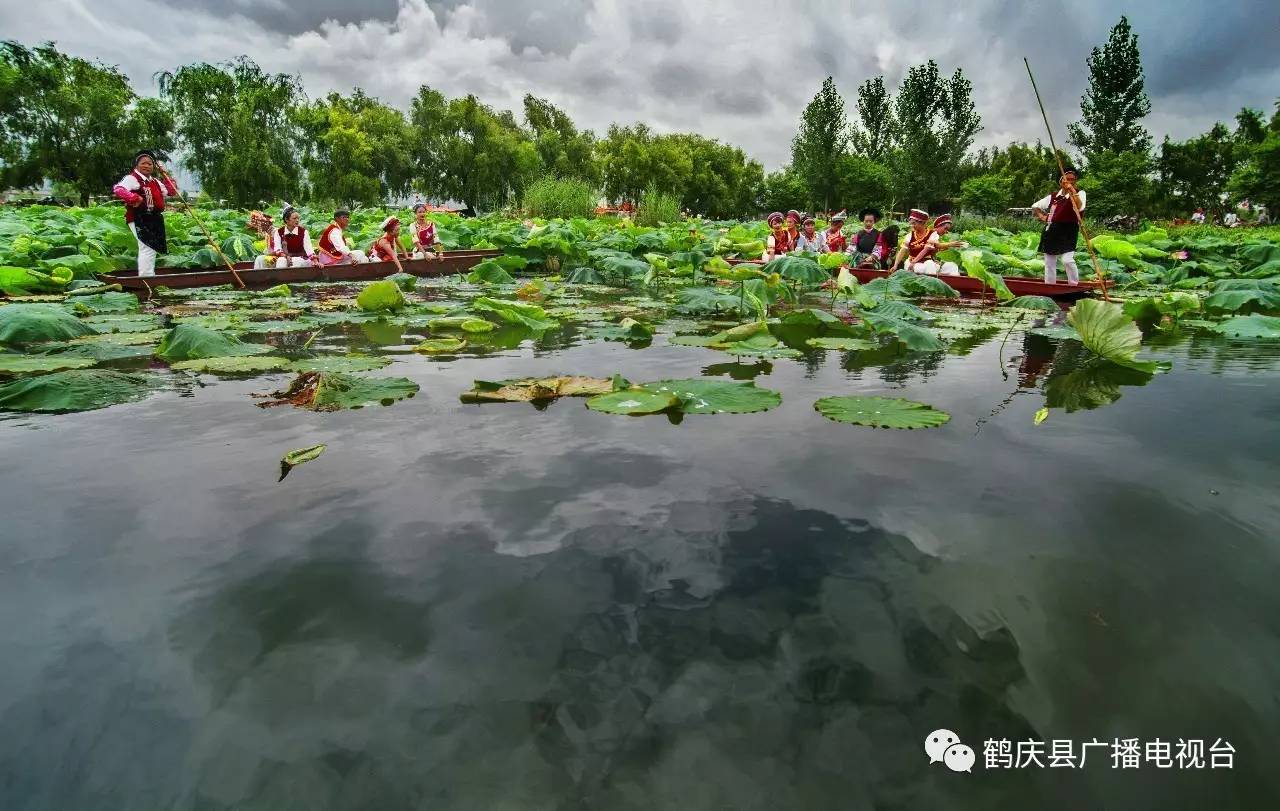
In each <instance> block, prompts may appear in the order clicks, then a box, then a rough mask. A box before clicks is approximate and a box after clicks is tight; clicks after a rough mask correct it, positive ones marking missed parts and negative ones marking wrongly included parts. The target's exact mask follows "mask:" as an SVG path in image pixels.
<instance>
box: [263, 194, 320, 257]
mask: <svg viewBox="0 0 1280 811" xmlns="http://www.w3.org/2000/svg"><path fill="white" fill-rule="evenodd" d="M281 219H283V220H284V225H282V226H280V227H279V228H273V229H271V230H270V231H269V232H267V254H266V255H265V256H259V257H258V258H257V259H255V260H254V262H253V266H254V268H256V269H258V270H262V269H263V268H266V267H275V268H277V269H283V268H287V267H295V268H301V267H307V266H309V265H312V264H314V263H315V258H316V251H315V248H313V247H312V246H311V235H310V234H308V233H307V229H306V228H304V227H303V226H302V215H301V214H299V213H298V210H297V209H296V208H294V207H293V206H290V205H286V206H285V207H284V215H283V217H282V218H281Z"/></svg>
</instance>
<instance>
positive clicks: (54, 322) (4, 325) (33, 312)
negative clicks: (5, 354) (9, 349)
mask: <svg viewBox="0 0 1280 811" xmlns="http://www.w3.org/2000/svg"><path fill="white" fill-rule="evenodd" d="M93 334H94V329H93V327H91V326H89V325H88V324H86V323H85V322H84V321H81V320H80V319H79V318H76V317H75V316H74V315H72V314H71V313H69V312H67V311H66V310H64V309H62V308H61V307H58V306H56V305H52V304H10V305H8V306H5V307H0V344H13V345H22V344H32V343H39V342H42V341H66V340H68V339H71V338H79V337H80V336H82V335H93Z"/></svg>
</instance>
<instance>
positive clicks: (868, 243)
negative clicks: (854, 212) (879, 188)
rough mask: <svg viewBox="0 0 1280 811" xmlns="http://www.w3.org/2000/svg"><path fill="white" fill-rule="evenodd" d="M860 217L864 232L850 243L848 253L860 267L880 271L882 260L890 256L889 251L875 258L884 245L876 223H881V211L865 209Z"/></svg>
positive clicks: (856, 235) (882, 251) (860, 232)
mask: <svg viewBox="0 0 1280 811" xmlns="http://www.w3.org/2000/svg"><path fill="white" fill-rule="evenodd" d="M858 216H859V218H861V220H862V230H860V231H859V232H858V233H857V234H855V235H854V237H853V241H852V242H850V243H849V247H848V253H849V255H850V256H852V257H853V263H854V264H855V265H857V266H858V267H860V268H873V269H878V268H880V267H881V259H882V258H883V257H884V256H887V255H888V252H887V251H884V250H881V252H880V257H876V256H875V251H876V248H877V247H878V246H881V245H882V243H881V240H880V232H879V231H877V230H876V223H877V222H879V221H880V211H879V210H878V209H874V208H864V209H862V213H861V214H859V215H858Z"/></svg>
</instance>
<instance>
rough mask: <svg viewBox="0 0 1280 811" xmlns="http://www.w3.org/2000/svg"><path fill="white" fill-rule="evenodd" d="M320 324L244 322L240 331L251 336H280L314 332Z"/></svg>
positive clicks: (311, 322)
mask: <svg viewBox="0 0 1280 811" xmlns="http://www.w3.org/2000/svg"><path fill="white" fill-rule="evenodd" d="M321 326H323V325H321V324H316V323H315V322H313V321H245V322H244V323H243V324H241V325H240V329H241V330H242V331H244V332H246V333H253V334H262V335H269V334H280V333H286V332H314V331H315V330H317V329H320V327H321Z"/></svg>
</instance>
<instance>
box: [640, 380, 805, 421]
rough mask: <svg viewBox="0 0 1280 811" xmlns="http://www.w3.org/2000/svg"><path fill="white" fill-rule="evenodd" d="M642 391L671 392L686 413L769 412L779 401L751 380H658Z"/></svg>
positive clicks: (779, 395)
mask: <svg viewBox="0 0 1280 811" xmlns="http://www.w3.org/2000/svg"><path fill="white" fill-rule="evenodd" d="M641 388H643V389H644V390H645V391H650V392H655V393H658V394H671V395H674V396H675V397H676V398H678V399H679V401H680V410H681V411H683V412H684V413H686V414H749V413H752V412H756V411H768V410H769V409H771V408H775V407H777V406H778V405H779V404H780V403H781V402H782V395H781V394H779V393H778V392H776V391H773V390H772V389H761V388H757V387H756V385H755V384H754V383H750V382H730V381H724V380H708V379H706V378H699V377H693V378H688V379H685V380H658V381H655V382H653V383H645V384H643V385H642V386H641Z"/></svg>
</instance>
